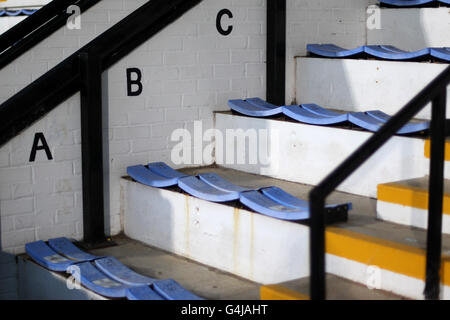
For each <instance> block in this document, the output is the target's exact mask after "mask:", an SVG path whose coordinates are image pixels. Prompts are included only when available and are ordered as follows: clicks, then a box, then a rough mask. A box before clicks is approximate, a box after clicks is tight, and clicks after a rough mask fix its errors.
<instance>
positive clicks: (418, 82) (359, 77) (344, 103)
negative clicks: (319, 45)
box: [296, 57, 450, 119]
mask: <svg viewBox="0 0 450 320" xmlns="http://www.w3.org/2000/svg"><path fill="white" fill-rule="evenodd" d="M296 62H297V71H296V101H297V103H298V104H301V103H316V104H319V105H321V106H323V107H330V108H333V109H338V110H345V111H369V110H373V109H378V110H381V111H384V112H385V113H387V114H389V115H393V114H395V113H397V112H398V111H399V110H400V109H401V108H402V107H404V106H405V104H406V103H408V102H409V101H410V100H411V99H412V98H413V97H414V96H415V95H416V94H417V93H419V92H420V90H422V89H423V88H424V87H425V86H426V85H428V84H429V83H430V82H431V81H432V80H433V79H434V78H435V77H436V76H438V75H439V74H440V73H441V72H442V71H444V69H445V68H446V67H447V66H448V64H445V63H428V62H403V61H381V60H356V59H322V58H308V57H297V58H296ZM447 90H448V91H447V92H448V94H447V104H448V105H450V87H449V88H448V89H447ZM447 117H450V108H447ZM417 118H422V119H430V118H431V108H428V107H427V108H425V109H423V110H422V111H421V112H420V113H419V114H418V115H417Z"/></svg>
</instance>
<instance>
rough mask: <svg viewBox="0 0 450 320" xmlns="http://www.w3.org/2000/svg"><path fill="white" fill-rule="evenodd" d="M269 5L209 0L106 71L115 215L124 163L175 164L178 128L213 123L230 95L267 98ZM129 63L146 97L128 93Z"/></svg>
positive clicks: (112, 194) (205, 125) (112, 198)
mask: <svg viewBox="0 0 450 320" xmlns="http://www.w3.org/2000/svg"><path fill="white" fill-rule="evenodd" d="M265 6H266V1H263V0H256V1H242V0H220V1H218V0H204V1H203V2H202V3H201V4H199V5H198V6H196V7H195V8H193V9H192V10H190V11H189V12H188V13H187V14H185V15H184V16H183V17H181V18H180V19H179V20H177V21H176V22H175V23H173V24H172V25H170V26H168V27H167V28H166V29H165V30H163V31H161V32H160V33H159V34H157V35H156V36H155V37H153V38H152V39H150V40H149V41H147V42H146V43H144V44H143V45H141V46H140V47H139V48H138V49H137V50H136V51H134V52H133V53H131V54H129V55H128V56H127V57H125V58H124V59H123V60H122V61H120V62H119V63H117V64H116V65H115V66H113V67H112V68H111V69H110V70H109V71H108V79H109V89H110V93H111V94H110V96H109V105H110V123H109V125H110V128H111V129H112V132H113V134H112V140H111V141H110V160H111V161H110V163H111V168H110V170H111V183H110V192H111V208H110V209H111V216H112V217H114V216H117V217H119V216H120V185H119V181H120V177H121V176H122V175H125V174H126V167H127V166H129V165H135V164H138V163H141V164H145V163H147V162H150V161H166V162H168V163H169V164H172V163H171V160H170V154H171V148H172V147H173V146H174V145H175V144H176V142H171V141H170V136H171V134H172V132H173V131H174V130H175V129H178V128H187V129H188V130H190V132H191V134H192V135H193V123H194V121H197V120H202V121H203V130H206V129H208V128H212V127H213V120H212V119H213V112H214V111H216V110H228V106H227V100H228V99H231V98H246V97H249V96H259V97H262V98H265V61H264V59H265V47H266V40H265V38H266V36H265V33H266V23H265V21H266V8H265ZM225 8H226V9H229V10H230V11H231V12H232V14H233V18H232V19H229V18H228V17H226V16H225V17H223V19H222V20H223V26H224V28H227V26H228V24H230V23H231V24H232V25H233V31H232V33H231V34H230V35H228V36H222V35H220V34H219V33H218V31H217V29H216V16H217V14H218V12H219V11H220V10H221V9H225ZM127 68H139V69H140V70H141V71H142V77H143V79H142V82H143V93H142V95H141V96H138V97H127V96H126V85H127V83H126V69H127ZM205 146H206V143H205ZM192 147H193V146H192ZM172 165H173V164H172ZM118 220H119V219H118Z"/></svg>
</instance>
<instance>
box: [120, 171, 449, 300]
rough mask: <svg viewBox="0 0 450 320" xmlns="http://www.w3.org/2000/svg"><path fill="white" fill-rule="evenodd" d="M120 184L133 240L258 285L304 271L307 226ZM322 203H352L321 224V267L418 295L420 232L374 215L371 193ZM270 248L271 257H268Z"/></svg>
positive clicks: (245, 179)
mask: <svg viewBox="0 0 450 320" xmlns="http://www.w3.org/2000/svg"><path fill="white" fill-rule="evenodd" d="M179 171H180V172H183V173H185V174H190V175H193V176H194V175H201V174H203V173H205V172H208V173H211V172H212V173H215V174H217V175H219V176H226V177H227V180H229V181H230V183H232V184H238V183H241V184H242V185H243V187H246V188H249V189H256V188H255V186H260V185H262V184H266V185H275V186H276V187H277V188H280V189H282V190H286V192H288V193H289V194H292V195H294V196H295V197H296V198H303V197H304V196H303V195H307V194H308V193H309V191H310V190H311V188H312V187H311V186H307V185H302V184H298V183H292V182H287V181H281V180H276V179H272V178H268V177H264V176H260V175H253V174H247V173H244V172H239V171H235V170H230V169H224V168H212V167H206V168H186V169H181V170H179ZM121 183H122V189H123V191H124V193H125V196H126V207H125V208H124V224H125V234H126V235H127V236H129V237H131V238H133V239H136V240H138V241H142V242H144V243H146V244H148V245H151V246H155V247H157V248H161V249H162V250H166V251H169V252H173V253H176V254H179V255H182V256H185V257H187V258H190V259H193V260H195V261H198V262H200V263H203V264H206V265H209V266H212V267H215V268H218V269H221V270H224V271H226V272H231V273H233V274H236V275H238V276H240V277H243V278H246V279H249V280H252V281H256V282H258V283H262V284H264V285H273V284H280V283H282V282H285V281H290V280H293V279H299V278H305V277H308V276H309V228H308V226H307V225H304V224H299V223H294V222H290V221H285V220H279V219H272V218H269V217H266V216H264V215H260V214H256V213H252V212H249V211H248V210H245V208H243V209H238V208H233V207H229V206H227V205H223V204H217V203H211V202H207V201H203V200H201V199H197V198H193V197H190V196H187V195H183V194H180V193H178V192H175V191H173V190H166V189H157V188H152V187H148V186H144V185H142V184H139V183H136V182H134V181H132V180H131V179H129V178H123V179H122V181H121ZM261 190H264V189H261ZM275 190H277V189H275ZM269 192H270V191H269ZM328 201H329V202H351V203H353V209H352V211H351V214H349V219H348V221H347V222H341V223H336V224H333V225H332V226H328V227H327V228H326V254H327V255H326V261H327V266H326V268H327V269H326V271H327V273H329V274H332V275H336V276H338V277H341V278H344V279H348V280H351V281H354V282H358V283H360V284H362V285H364V286H366V285H369V284H370V285H373V287H375V288H378V289H380V290H384V291H388V292H392V293H394V294H397V295H401V296H403V297H408V298H413V299H422V298H423V295H422V292H423V287H424V283H425V282H424V279H425V256H426V255H425V246H426V232H425V231H424V230H420V229H411V228H410V227H408V226H402V225H398V224H394V223H389V222H385V221H380V220H377V217H376V200H375V199H371V198H367V197H361V196H355V195H350V194H344V193H340V192H335V193H333V194H332V195H331V196H330V199H329V200H328ZM286 204H287V203H286ZM205 243H208V246H206V247H205V245H204V244H205ZM449 249H450V236H448V235H444V236H443V252H447V250H449ZM275 252H276V257H277V259H273V256H274V253H275ZM292 252H295V255H293V254H292ZM294 256H295V257H294ZM442 261H443V262H442V263H443V267H442V268H443V269H442V270H443V276H442V283H443V296H442V297H444V298H448V297H450V275H448V274H447V273H448V272H449V270H450V266H448V261H450V260H449V259H448V257H447V256H446V255H444V256H443V260H442ZM306 293H307V292H306Z"/></svg>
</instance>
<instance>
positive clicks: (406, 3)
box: [380, 0, 450, 7]
mask: <svg viewBox="0 0 450 320" xmlns="http://www.w3.org/2000/svg"><path fill="white" fill-rule="evenodd" d="M380 2H381V3H384V4H389V5H391V6H397V7H412V6H421V5H425V4H431V3H439V2H440V3H444V4H450V0H380Z"/></svg>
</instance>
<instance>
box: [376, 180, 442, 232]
mask: <svg viewBox="0 0 450 320" xmlns="http://www.w3.org/2000/svg"><path fill="white" fill-rule="evenodd" d="M428 181H429V179H428V177H423V178H417V179H411V180H402V181H397V182H390V183H384V184H380V185H379V186H378V200H377V217H378V218H379V219H381V220H384V221H390V222H394V223H399V224H403V225H407V226H412V227H416V228H421V229H426V228H427V223H428V198H429V193H428ZM443 201H444V202H443V216H442V219H443V220H442V231H443V232H444V233H446V234H450V216H449V215H450V180H445V181H444V197H443Z"/></svg>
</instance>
